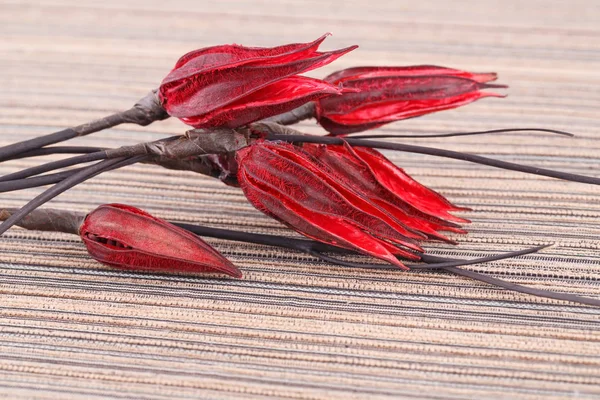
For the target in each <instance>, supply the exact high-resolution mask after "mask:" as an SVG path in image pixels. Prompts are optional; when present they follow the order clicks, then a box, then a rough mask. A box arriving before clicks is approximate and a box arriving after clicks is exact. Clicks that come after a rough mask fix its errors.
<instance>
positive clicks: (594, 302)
mask: <svg viewBox="0 0 600 400" xmlns="http://www.w3.org/2000/svg"><path fill="white" fill-rule="evenodd" d="M444 269H445V270H446V271H449V272H452V273H453V274H456V275H460V276H464V277H467V278H471V279H475V280H478V281H481V282H485V283H489V284H490V285H495V286H499V287H501V288H504V289H508V290H512V291H514V292H519V293H525V294H531V295H534V296H538V297H546V298H548V299H555V300H564V301H571V302H573V303H581V304H587V305H589V306H596V307H600V299H592V298H590V297H582V296H578V295H576V294H569V293H559V292H553V291H550V290H543V289H535V288H531V287H528V286H523V285H518V284H516V283H510V282H507V281H505V280H502V279H498V278H494V277H491V276H489V275H485V274H480V273H478V272H473V271H468V270H465V269H462V268H455V267H446V268H444Z"/></svg>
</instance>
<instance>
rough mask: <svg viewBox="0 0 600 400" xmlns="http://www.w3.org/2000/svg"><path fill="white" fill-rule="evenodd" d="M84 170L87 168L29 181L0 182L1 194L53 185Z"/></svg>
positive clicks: (29, 179)
mask: <svg viewBox="0 0 600 400" xmlns="http://www.w3.org/2000/svg"><path fill="white" fill-rule="evenodd" d="M84 169H85V167H82V168H75V169H72V170H69V171H63V172H57V173H55V174H48V175H42V176H35V177H33V178H27V179H16V180H14V181H5V182H0V193H6V192H13V191H15V190H22V189H29V188H34V187H38V186H45V185H52V184H54V183H58V182H60V181H62V180H64V179H66V178H68V177H70V176H71V175H73V174H76V173H77V172H79V171H82V170H84Z"/></svg>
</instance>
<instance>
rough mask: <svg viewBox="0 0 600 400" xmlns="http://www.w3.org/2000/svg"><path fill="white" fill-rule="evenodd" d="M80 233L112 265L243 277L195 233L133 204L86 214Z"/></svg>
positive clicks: (109, 206) (95, 255)
mask: <svg viewBox="0 0 600 400" xmlns="http://www.w3.org/2000/svg"><path fill="white" fill-rule="evenodd" d="M79 234H80V236H81V239H82V240H83V242H84V243H85V245H86V247H87V249H88V252H89V253H90V255H91V256H92V257H93V258H94V259H96V260H97V261H99V262H101V263H104V264H107V265H110V266H113V267H117V268H125V269H145V270H152V271H167V272H173V271H178V272H179V271H182V272H217V273H223V274H227V275H230V276H233V277H236V278H241V277H242V273H241V272H240V270H239V269H237V268H236V267H235V266H234V265H233V264H232V263H231V262H229V261H228V260H227V259H226V258H225V257H223V256H222V255H221V254H220V253H219V252H217V251H216V250H215V249H213V248H212V247H211V246H210V245H209V244H208V243H206V242H204V241H203V240H202V239H200V238H199V237H198V236H196V235H194V234H192V233H190V232H188V231H186V230H184V229H182V228H179V227H177V226H175V225H173V224H170V223H168V222H167V221H164V220H162V219H159V218H156V217H153V216H152V215H150V214H148V213H146V212H145V211H142V210H140V209H137V208H135V207H131V206H127V205H123V204H105V205H102V206H100V207H98V208H97V209H95V210H94V211H92V212H91V213H89V214H88V215H87V217H86V218H85V220H84V222H83V224H82V225H81V228H80V229H79Z"/></svg>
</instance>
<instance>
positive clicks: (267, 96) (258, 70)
mask: <svg viewBox="0 0 600 400" xmlns="http://www.w3.org/2000/svg"><path fill="white" fill-rule="evenodd" d="M325 37H326V35H324V36H323V37H321V38H319V39H317V40H315V41H314V42H312V43H300V44H290V45H285V46H279V47H273V48H259V47H243V46H239V45H224V46H215V47H209V48H205V49H200V50H195V51H192V52H190V53H188V54H186V55H184V56H183V57H181V58H180V59H179V61H177V64H176V65H175V68H174V69H173V70H172V71H171V72H170V73H169V75H167V77H166V78H165V79H164V80H163V82H162V84H161V86H160V90H159V97H160V99H161V102H162V105H163V107H164V109H165V110H166V111H167V112H168V113H169V115H171V116H174V117H177V118H180V119H181V120H182V121H183V122H185V123H187V124H189V125H192V126H194V127H196V128H203V127H215V126H225V127H229V128H236V127H239V126H242V125H245V124H248V123H250V122H253V121H256V120H259V119H263V118H267V117H270V116H273V115H276V114H280V113H283V112H286V111H289V110H291V109H293V108H296V107H298V106H300V105H302V104H304V103H306V102H309V101H313V100H317V99H319V98H322V97H324V96H330V95H332V94H339V93H341V90H340V89H339V88H338V87H337V86H334V85H331V84H329V83H326V82H324V81H320V80H317V79H312V78H307V77H302V76H296V75H297V74H300V73H303V72H306V71H310V70H312V69H315V68H319V67H321V66H323V65H326V64H329V63H330V62H332V61H334V60H336V59H337V58H339V57H341V56H342V55H344V54H346V53H347V52H349V51H351V50H353V49H355V48H356V46H352V47H348V48H345V49H341V50H335V51H328V52H319V51H317V48H318V47H319V45H320V44H321V43H322V42H323V40H325Z"/></svg>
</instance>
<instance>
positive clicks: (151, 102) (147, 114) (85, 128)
mask: <svg viewBox="0 0 600 400" xmlns="http://www.w3.org/2000/svg"><path fill="white" fill-rule="evenodd" d="M168 117H169V115H168V114H167V113H166V111H165V110H164V109H163V108H162V107H161V105H160V102H159V101H158V98H157V96H156V91H152V92H150V93H149V94H148V95H146V96H145V97H143V98H142V99H140V101H138V102H137V103H136V104H135V105H134V106H133V107H132V108H130V109H129V110H126V111H122V112H118V113H115V114H112V115H109V116H107V117H104V118H101V119H98V120H95V121H92V122H89V123H86V124H82V125H78V126H76V127H73V128H67V129H63V130H61V131H58V132H55V133H51V134H48V135H44V136H39V137H36V138H34V139H29V140H25V141H22V142H18V143H13V144H10V145H8V146H4V147H1V148H0V161H5V160H7V159H10V158H14V157H16V156H18V155H19V154H21V153H25V152H29V151H32V150H36V149H39V148H42V147H44V146H47V145H50V144H55V143H59V142H64V141H65V140H69V139H73V138H75V137H78V136H85V135H89V134H90V133H94V132H98V131H101V130H104V129H108V128H112V127H114V126H117V125H120V124H123V123H133V124H137V125H141V126H146V125H148V124H151V123H152V122H154V121H159V120H162V119H165V118H168Z"/></svg>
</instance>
